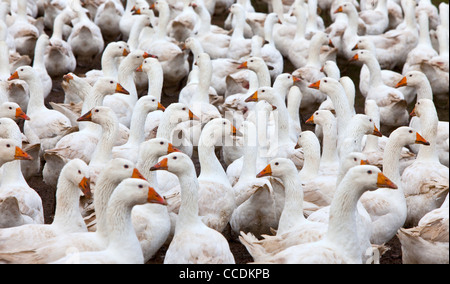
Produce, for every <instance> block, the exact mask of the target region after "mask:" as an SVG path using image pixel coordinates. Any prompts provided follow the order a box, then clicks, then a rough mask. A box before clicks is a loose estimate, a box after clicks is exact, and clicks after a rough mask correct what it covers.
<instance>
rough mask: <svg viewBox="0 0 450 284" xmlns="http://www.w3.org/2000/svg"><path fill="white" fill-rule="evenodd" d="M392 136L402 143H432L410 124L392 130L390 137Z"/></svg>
mask: <svg viewBox="0 0 450 284" xmlns="http://www.w3.org/2000/svg"><path fill="white" fill-rule="evenodd" d="M391 138H392V139H396V140H398V141H399V142H400V143H401V145H411V144H422V145H430V142H428V141H427V140H425V138H423V137H422V135H420V134H419V132H417V131H416V130H414V129H413V128H411V127H408V126H401V127H398V128H397V129H395V130H394V131H392V133H391V135H389V139H391Z"/></svg>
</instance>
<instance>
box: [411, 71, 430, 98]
mask: <svg viewBox="0 0 450 284" xmlns="http://www.w3.org/2000/svg"><path fill="white" fill-rule="evenodd" d="M414 87H415V88H416V92H417V100H420V99H429V100H433V90H432V88H431V85H430V82H429V81H428V79H427V78H426V77H424V78H423V79H422V80H421V81H420V82H419V84H417V85H416V86H414Z"/></svg>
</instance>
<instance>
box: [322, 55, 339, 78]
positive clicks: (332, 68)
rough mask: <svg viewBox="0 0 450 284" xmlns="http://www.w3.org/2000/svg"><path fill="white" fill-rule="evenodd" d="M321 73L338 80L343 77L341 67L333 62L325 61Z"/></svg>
mask: <svg viewBox="0 0 450 284" xmlns="http://www.w3.org/2000/svg"><path fill="white" fill-rule="evenodd" d="M320 71H321V72H323V73H325V75H326V76H327V77H331V78H334V79H337V80H338V79H339V78H340V77H341V71H340V70H339V67H338V66H337V64H336V62H334V61H332V60H327V61H325V63H324V64H323V66H322V68H321V69H320Z"/></svg>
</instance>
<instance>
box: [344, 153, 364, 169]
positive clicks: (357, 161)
mask: <svg viewBox="0 0 450 284" xmlns="http://www.w3.org/2000/svg"><path fill="white" fill-rule="evenodd" d="M368 164H369V161H368V160H367V157H366V155H365V154H363V153H361V152H350V153H348V154H347V155H346V156H345V158H344V159H343V160H342V164H341V168H342V169H343V170H344V171H345V172H346V171H348V169H350V168H353V167H354V166H359V165H368Z"/></svg>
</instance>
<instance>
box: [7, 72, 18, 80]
mask: <svg viewBox="0 0 450 284" xmlns="http://www.w3.org/2000/svg"><path fill="white" fill-rule="evenodd" d="M14 79H19V73H17V71H16V72H14V73H13V74H12V75H11V77H9V78H8V81H11V80H14Z"/></svg>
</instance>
